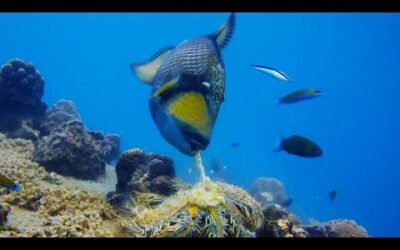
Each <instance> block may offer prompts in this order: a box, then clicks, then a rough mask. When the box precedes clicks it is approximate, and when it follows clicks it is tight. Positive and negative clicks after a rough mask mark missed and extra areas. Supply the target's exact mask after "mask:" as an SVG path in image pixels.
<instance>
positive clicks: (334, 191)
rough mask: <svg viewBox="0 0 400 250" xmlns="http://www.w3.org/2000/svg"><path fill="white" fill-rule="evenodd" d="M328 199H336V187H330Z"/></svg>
mask: <svg viewBox="0 0 400 250" xmlns="http://www.w3.org/2000/svg"><path fill="white" fill-rule="evenodd" d="M329 199H330V200H331V201H333V200H334V199H336V189H332V190H331V191H329Z"/></svg>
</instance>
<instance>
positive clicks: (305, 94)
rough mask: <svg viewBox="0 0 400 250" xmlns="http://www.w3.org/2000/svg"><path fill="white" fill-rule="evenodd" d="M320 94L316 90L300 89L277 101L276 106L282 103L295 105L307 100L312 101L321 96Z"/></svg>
mask: <svg viewBox="0 0 400 250" xmlns="http://www.w3.org/2000/svg"><path fill="white" fill-rule="evenodd" d="M321 94H322V92H321V91H320V90H318V89H302V90H298V91H296V92H293V93H290V94H288V95H287V96H284V97H282V98H281V99H279V101H277V103H278V104H283V103H296V102H299V101H304V100H308V99H313V98H316V97H319V96H321Z"/></svg>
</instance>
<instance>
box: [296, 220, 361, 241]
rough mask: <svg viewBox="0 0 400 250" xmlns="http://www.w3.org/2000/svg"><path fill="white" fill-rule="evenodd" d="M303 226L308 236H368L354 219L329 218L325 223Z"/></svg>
mask: <svg viewBox="0 0 400 250" xmlns="http://www.w3.org/2000/svg"><path fill="white" fill-rule="evenodd" d="M303 228H304V229H305V230H306V231H307V232H308V234H309V235H310V237H318V238H353V237H354V238H360V237H368V233H367V231H366V230H365V228H363V227H362V226H360V225H358V224H357V223H356V222H355V221H354V220H330V221H328V222H326V223H313V224H311V225H305V226H303Z"/></svg>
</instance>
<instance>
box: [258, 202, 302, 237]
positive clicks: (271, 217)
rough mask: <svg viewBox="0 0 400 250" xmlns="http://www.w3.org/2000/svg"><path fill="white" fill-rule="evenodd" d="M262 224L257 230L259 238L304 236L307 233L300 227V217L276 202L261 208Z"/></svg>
mask: <svg viewBox="0 0 400 250" xmlns="http://www.w3.org/2000/svg"><path fill="white" fill-rule="evenodd" d="M263 214H264V218H265V220H264V222H263V226H262V227H260V229H259V230H258V231H257V237H261V238H281V237H284V238H293V237H294V238H306V237H308V236H309V235H308V233H307V232H306V231H305V230H304V229H303V228H302V226H301V221H300V219H299V218H298V217H297V216H295V215H294V214H292V213H290V211H289V210H288V209H287V208H284V207H282V206H280V205H278V204H275V205H270V206H268V207H267V208H266V209H264V210H263Z"/></svg>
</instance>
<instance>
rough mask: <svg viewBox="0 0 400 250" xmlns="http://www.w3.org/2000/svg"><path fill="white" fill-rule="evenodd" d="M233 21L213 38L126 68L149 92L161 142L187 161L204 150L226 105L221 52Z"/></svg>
mask: <svg viewBox="0 0 400 250" xmlns="http://www.w3.org/2000/svg"><path fill="white" fill-rule="evenodd" d="M234 26H235V15H234V14H231V15H230V16H229V18H228V20H227V21H226V22H225V23H224V24H223V25H222V26H221V27H220V28H219V29H218V30H217V31H216V32H214V33H212V34H209V35H205V36H200V37H197V38H194V39H189V40H185V41H183V42H181V43H180V44H178V45H176V46H168V47H166V48H163V49H161V50H159V51H158V52H157V53H155V55H154V56H153V57H151V58H150V59H149V60H147V61H145V62H143V63H133V64H131V65H130V68H131V70H132V72H133V73H134V75H135V76H136V77H137V78H138V79H139V80H140V81H142V82H144V83H147V84H149V85H151V86H152V90H151V97H150V100H149V106H150V112H151V116H152V118H153V121H154V123H155V124H156V126H157V128H158V130H159V132H160V133H161V135H162V136H163V138H164V139H165V140H166V141H167V142H169V143H170V144H172V145H173V146H174V147H176V148H177V149H178V150H179V151H181V152H182V153H184V154H186V155H190V156H193V155H195V154H196V153H197V152H199V151H200V150H205V149H206V148H207V146H208V145H209V143H210V139H211V134H212V131H213V127H214V124H215V122H216V118H217V116H218V112H219V109H220V106H221V104H222V103H223V101H224V91H225V67H224V63H223V60H222V56H221V50H222V49H223V48H224V47H225V46H226V45H227V44H228V43H229V41H230V39H231V37H232V34H233V31H234Z"/></svg>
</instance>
